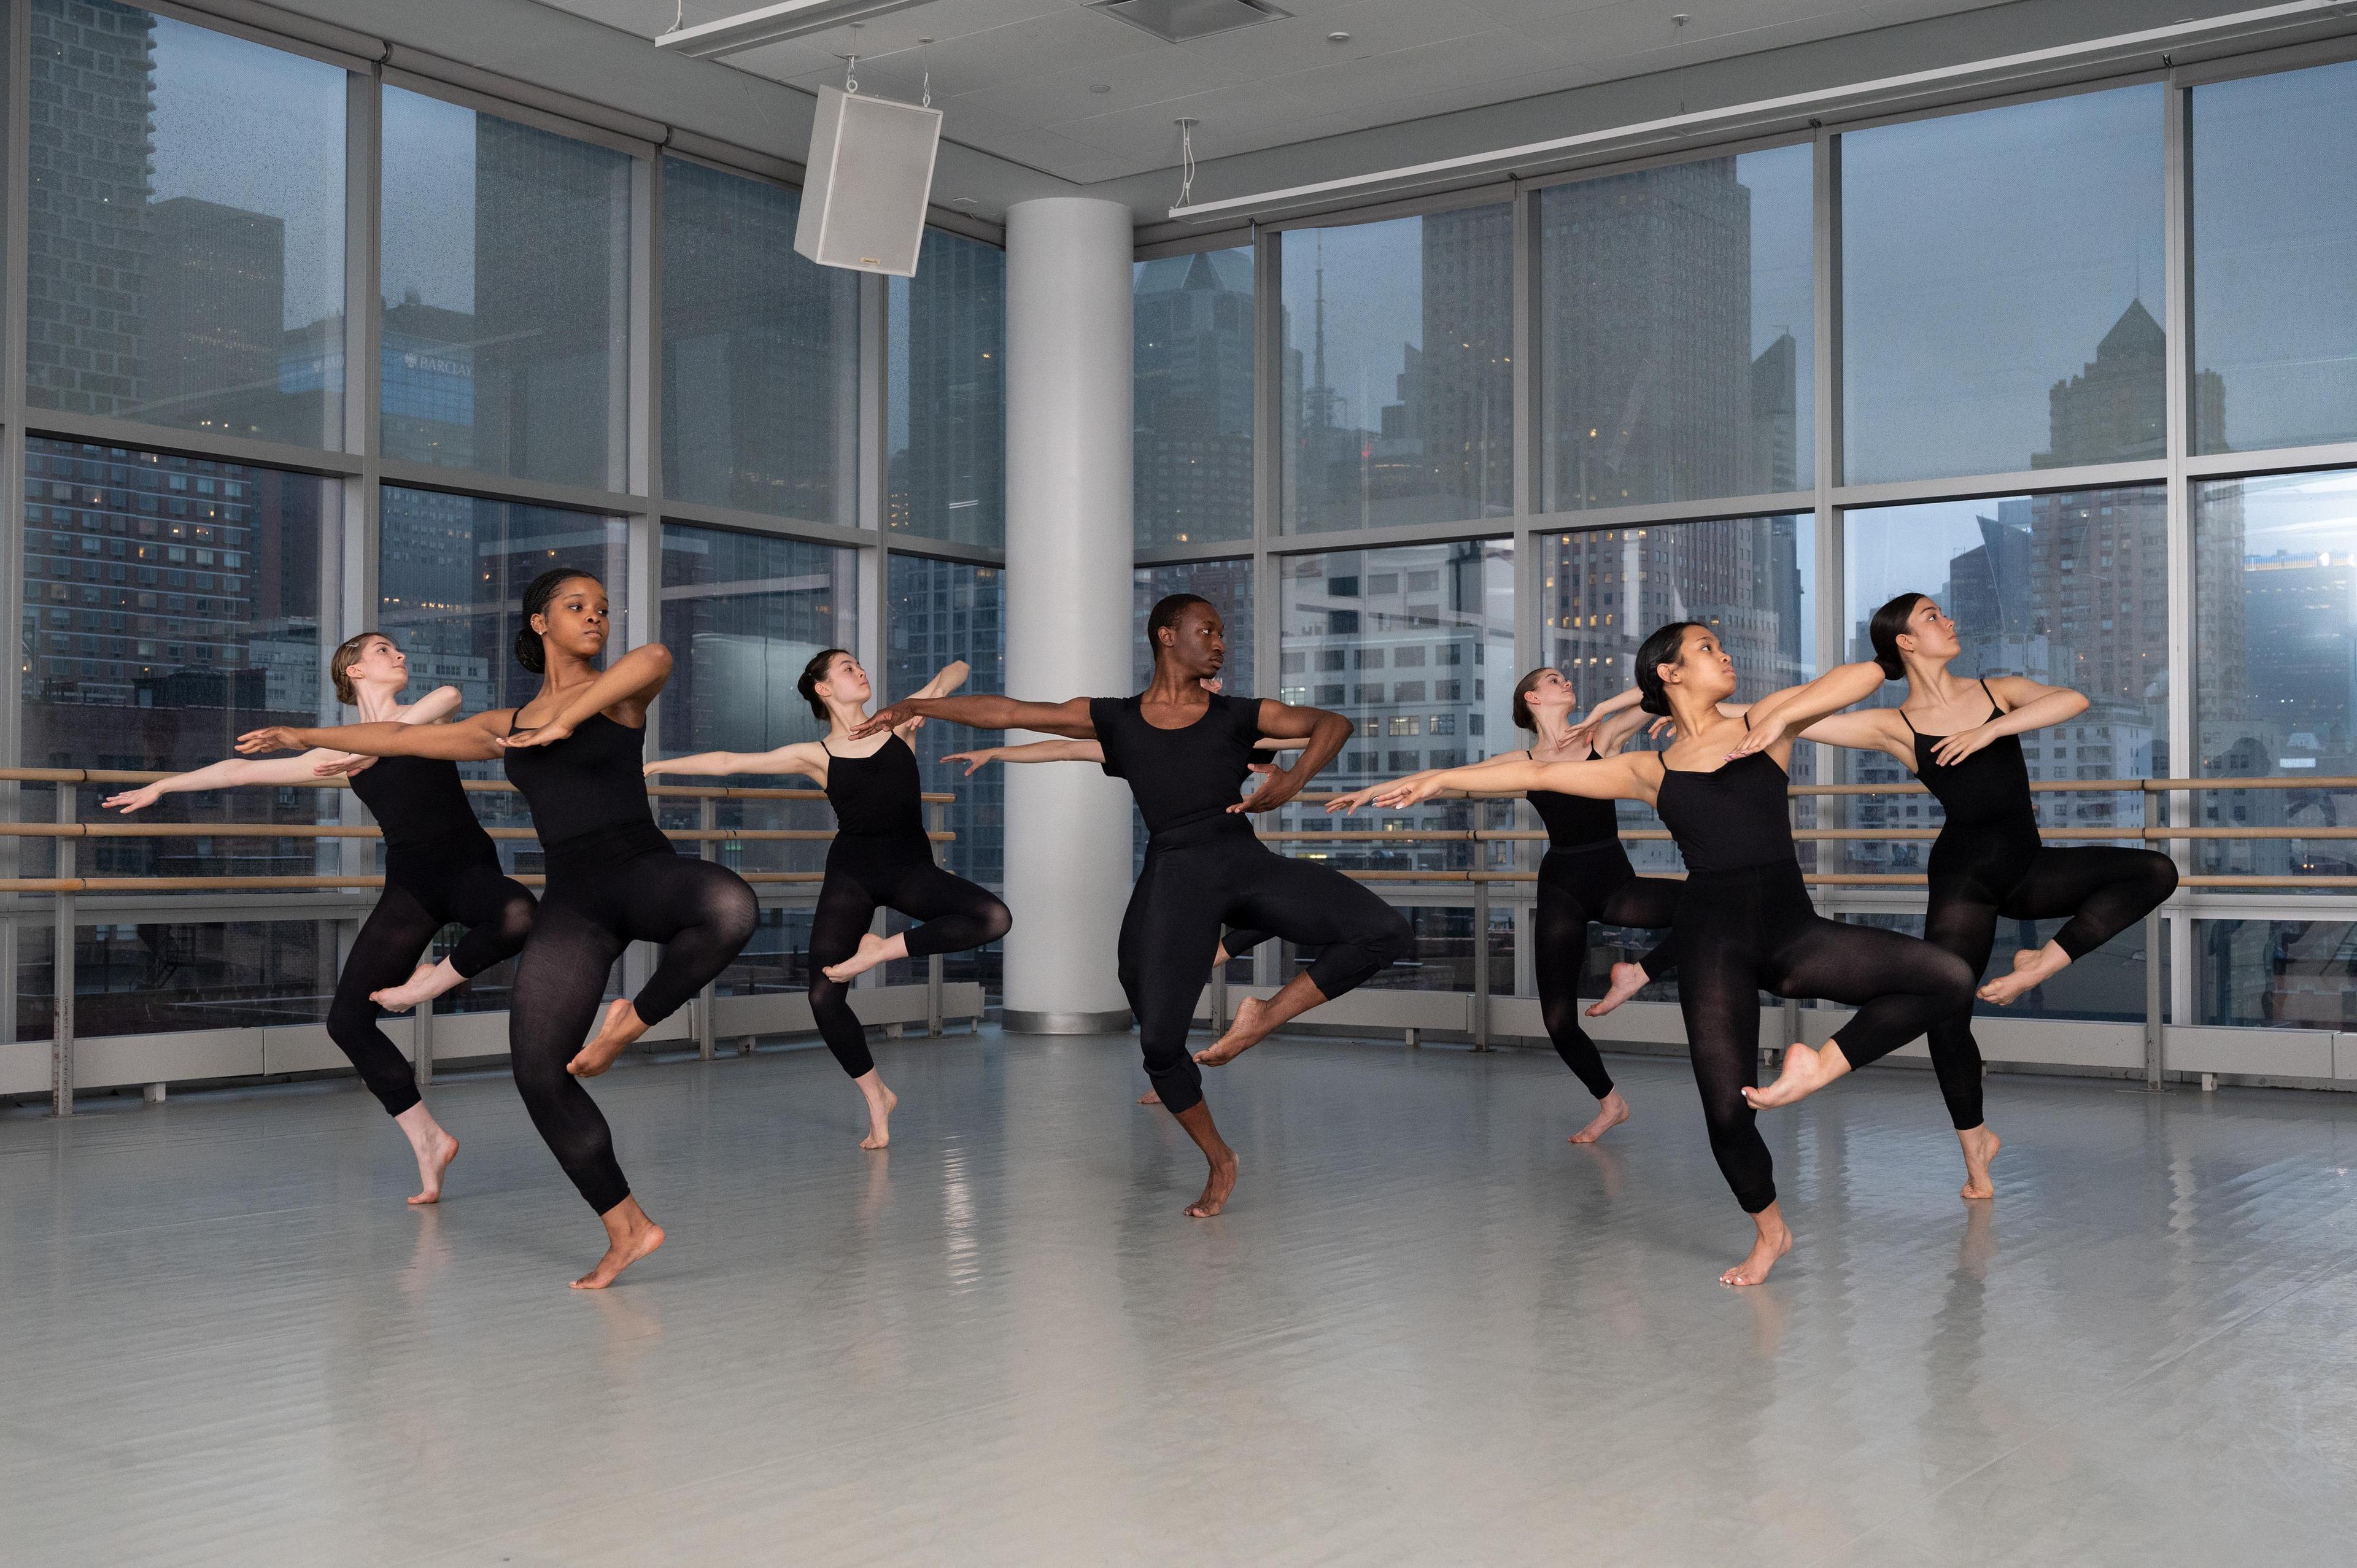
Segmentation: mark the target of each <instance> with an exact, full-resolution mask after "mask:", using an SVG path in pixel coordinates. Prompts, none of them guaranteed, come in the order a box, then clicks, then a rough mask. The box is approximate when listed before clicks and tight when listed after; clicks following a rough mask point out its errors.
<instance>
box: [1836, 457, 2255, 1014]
mask: <svg viewBox="0 0 2357 1568" xmlns="http://www.w3.org/2000/svg"><path fill="white" fill-rule="evenodd" d="M1844 537H1845V540H1846V549H1845V555H1846V566H1847V573H1846V579H1845V581H1846V599H1845V601H1844V604H1843V609H1842V622H1843V624H1844V625H1845V626H1846V627H1848V628H1849V643H1850V646H1849V657H1850V658H1852V659H1869V658H1872V657H1873V647H1872V644H1871V643H1870V642H1869V641H1868V640H1867V622H1868V621H1869V620H1871V619H1872V618H1873V616H1874V612H1875V610H1876V609H1877V608H1878V607H1880V606H1881V605H1882V604H1883V603H1884V602H1885V601H1887V600H1889V599H1891V598H1894V597H1896V596H1898V595H1900V594H1903V593H1919V594H1929V595H1931V596H1932V597H1933V598H1934V599H1936V600H1938V601H1939V603H1940V607H1941V608H1943V609H1944V610H1946V611H1947V612H1948V613H1949V614H1950V615H1952V616H1953V617H1955V618H1956V632H1957V636H1958V638H1959V639H1960V640H1961V641H1962V642H1963V644H1964V652H1963V653H1962V654H1960V655H1959V656H1958V657H1957V659H1956V660H1955V661H1954V662H1953V664H1951V665H1950V666H1949V668H1950V669H1952V670H1953V671H1955V672H1956V673H1957V674H1959V675H1963V676H1966V677H1969V678H1973V679H1977V678H1979V677H1981V676H1984V675H2022V676H2027V677H2028V678H2029V679H2030V680H2033V681H2042V682H2048V683H2050V684H2051V685H2056V686H2069V687H2072V688H2073V689H2075V690H2077V691H2081V692H2083V693H2086V694H2087V697H2088V699H2089V702H2090V706H2089V707H2088V709H2087V711H2086V712H2085V713H2083V714H2080V715H2079V716H2078V717H2077V718H2075V719H2073V720H2072V721H2071V722H2070V723H2069V724H2065V725H2052V726H2050V727H2049V728H2046V729H2042V730H2032V731H2031V732H2029V734H2027V735H2024V736H2022V737H2021V751H2022V756H2023V757H2024V758H2025V759H2026V760H2027V761H2028V763H2029V777H2030V779H2031V781H2032V782H2033V783H2036V782H2037V781H2040V780H2056V781H2059V780H2063V779H2148V778H2154V777H2158V776H2160V775H2162V774H2164V773H2166V771H2167V769H2168V767H2169V544H2168V506H2167V500H2166V493H2165V491H2164V490H2163V489H2162V487H2160V486H2158V485H2142V486H2132V487H2124V488H2122V489H2112V490H2066V491H2061V492H2057V493H2053V494H2050V495H2040V496H2007V497H2000V498H1997V499H1990V500H1978V501H1934V502H1929V503H1926V504H1923V505H1917V506H1895V507H1876V508H1873V509H1870V510H1857V511H1852V512H1850V513H1848V514H1847V516H1846V528H1845V535H1844ZM2204 663H2205V673H2204V676H2203V679H2204V680H2205V681H2207V680H2208V679H2209V678H2210V677H2209V674H2208V672H2207V664H2208V655H2206V654H2205V656H2204ZM1906 696H1907V686H1906V682H1900V681H1894V682H1890V683H1889V684H1888V685H1886V686H1884V687H1883V688H1882V692H1881V693H1880V695H1879V696H1878V698H1877V701H1878V702H1879V703H1883V704H1884V705H1887V706H1891V707H1896V706H1898V705H1899V704H1900V703H1902V702H1904V701H1905V700H1906ZM1819 749H1822V750H1825V751H1826V753H1827V756H1828V758H1829V759H1830V758H1831V757H1834V756H1838V757H1840V759H1841V761H1842V764H1843V765H1844V766H1845V767H1846V768H1847V769H1848V772H1847V774H1846V778H1847V779H1848V781H1849V782H1851V783H1854V784H1874V783H1888V784H1903V783H1908V782H1910V781H1911V779H1912V777H1913V776H1912V774H1911V773H1910V771H1909V770H1908V769H1906V768H1901V767H1900V765H1899V763H1898V762H1896V761H1895V760H1893V759H1892V758H1890V757H1885V756H1883V755H1882V754H1880V753H1878V752H1859V751H1849V752H1840V753H1837V754H1836V753H1833V752H1832V751H1831V750H1830V748H1819ZM2035 799H2036V800H2037V801H2038V819H2039V821H2040V823H2041V824H2043V825H2044V826H2046V827H2049V828H2063V827H2072V828H2103V827H2121V828H2129V827H2139V828H2140V827H2142V826H2143V825H2144V822H2145V815H2144V809H2145V798H2144V795H2143V793H2142V792H2141V791H2129V790H2120V791H2104V792H2100V793H2097V792H2083V791H2077V790H2070V791H2046V790H2041V791H2039V792H2038V793H2037V794H2036V796H2035ZM1852 811H1854V813H1855V815H1854V816H1853V817H1852V819H1851V822H1852V825H1854V826H1857V827H1862V828H1870V827H1891V828H1912V829H1928V828H1936V827H1938V826H1939V825H1940V824H1941V822H1943V821H1944V820H1945V818H1944V817H1943V814H1942V812H1941V810H1940V806H1939V802H1937V801H1936V800H1932V798H1931V797H1930V796H1929V795H1925V794H1921V793H1908V794H1895V795H1887V796H1884V795H1876V796H1867V797H1863V798H1861V799H1859V800H1857V802H1856V803H1855V805H1854V806H1853V807H1852ZM2122 842H2124V843H2137V842H2139V841H2137V840H2134V839H2129V840H2124V841H2122ZM1930 851H1931V844H1930V842H1929V841H1928V840H1916V841H1902V842H1896V843H1891V842H1885V843H1853V844H1851V845H1850V846H1849V853H1848V859H1847V868H1848V869H1850V870H1852V871H1858V872H1889V871H1897V872H1915V871H1920V870H1921V868H1922V866H1923V864H1924V856H1926V855H1927V854H1929V853H1930ZM2000 946H2002V944H2000ZM2008 951H2009V949H2008ZM2139 994H2140V993H2139ZM2141 1005H2142V1004H2140V1003H2139V1004H2138V1006H2139V1008H2141ZM2138 1015H2139V1016H2141V1013H2140V1012H2139V1014H2138Z"/></svg>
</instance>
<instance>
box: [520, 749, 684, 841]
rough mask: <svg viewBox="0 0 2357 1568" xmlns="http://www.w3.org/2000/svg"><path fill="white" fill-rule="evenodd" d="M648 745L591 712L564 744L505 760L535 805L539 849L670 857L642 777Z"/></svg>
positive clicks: (529, 751) (527, 750)
mask: <svg viewBox="0 0 2357 1568" xmlns="http://www.w3.org/2000/svg"><path fill="white" fill-rule="evenodd" d="M508 733H509V734H511V735H512V734H514V733H515V729H514V726H512V725H511V726H510V728H509V732H508ZM646 739H647V732H646V731H645V730H643V729H632V728H630V725H620V724H616V723H615V722H614V721H613V720H612V719H609V718H608V717H607V716H606V715H605V714H590V715H589V716H588V717H587V719H584V720H583V721H582V722H581V724H580V725H579V726H578V727H577V728H576V729H575V730H574V732H573V733H572V734H571V735H569V736H565V738H564V739H563V740H560V741H557V742H555V743H554V744H553V745H549V746H528V747H526V748H524V749H523V750H521V751H511V752H508V753H506V754H505V757H506V765H507V772H508V782H509V783H511V784H513V785H514V786H515V787H516V788H517V789H520V790H522V792H523V798H524V800H525V801H526V803H528V804H529V805H530V806H531V807H532V822H533V829H534V830H535V831H537V832H539V834H540V846H541V848H542V849H544V850H546V851H547V852H548V853H549V854H551V855H552V856H555V855H565V856H568V857H571V858H574V859H578V858H580V857H581V856H582V855H583V854H587V853H595V854H598V855H601V856H603V857H605V858H607V859H608V860H621V859H627V858H629V857H630V856H631V855H636V854H650V853H662V854H670V853H671V840H669V839H667V838H665V837H663V835H662V829H660V828H658V827H656V826H655V814H654V809H653V807H652V806H651V805H649V804H648V801H647V781H646V778H645V776H644V775H642V774H641V773H640V771H639V768H640V765H641V763H642V761H643V757H644V752H645V746H646ZM551 869H552V870H554V865H553V864H552V866H551Z"/></svg>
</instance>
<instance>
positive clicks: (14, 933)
mask: <svg viewBox="0 0 2357 1568" xmlns="http://www.w3.org/2000/svg"><path fill="white" fill-rule="evenodd" d="M0 27H5V28H6V35H5V36H6V41H7V54H6V59H5V69H6V71H7V77H6V83H7V97H6V105H7V115H6V143H5V149H6V159H7V163H6V169H5V177H0V257H5V260H0V312H5V313H0V626H5V627H6V628H8V634H9V635H10V636H11V637H17V638H21V637H22V635H23V627H24V620H25V351H26V347H27V342H28V341H29V338H30V333H31V323H30V320H29V316H30V308H29V293H30V291H29V287H28V285H27V272H28V269H29V263H30V257H31V254H32V239H31V234H30V232H29V229H30V223H31V215H32V214H31V209H32V162H33V152H32V126H33V103H32V99H33V91H32V85H33V19H32V7H31V6H29V5H9V6H7V7H6V8H5V10H0ZM22 687H23V682H20V681H8V682H0V760H5V762H6V763H7V764H8V765H9V766H11V767H16V766H21V765H22V763H23V760H24V757H23V749H24V692H23V689H22ZM5 798H6V800H7V802H8V804H9V805H10V806H11V807H12V808H13V809H12V810H11V811H10V812H9V817H10V820H11V821H16V820H21V818H22V815H23V811H24V800H25V789H24V788H23V786H21V785H16V784H10V785H7V786H5ZM20 843H21V841H19V840H16V839H11V840H9V841H8V843H7V845H6V847H5V849H0V871H5V874H6V875H12V876H13V875H19V874H21V871H22V869H23V866H22V854H21V850H20ZM23 956H24V943H23V940H22V931H21V930H20V929H19V922H18V921H16V920H13V919H11V920H7V921H5V922H0V965H5V970H6V973H5V980H0V1040H14V1039H16V1007H17V1000H18V998H17V986H16V975H17V966H18V964H19V963H20V962H21V961H22V959H23Z"/></svg>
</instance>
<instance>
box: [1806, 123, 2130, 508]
mask: <svg viewBox="0 0 2357 1568" xmlns="http://www.w3.org/2000/svg"><path fill="white" fill-rule="evenodd" d="M2163 91H2164V89H2163V88H2162V87H2161V86H2160V85H2159V84H2158V82H2156V83H2153V84H2151V85H2148V86H2143V87H2123V88H2117V89H2115V90H2113V91H2107V92H2083V93H2078V94H2075V95H2073V96H2071V97H2067V98H2053V99H2048V100H2045V101H2043V102H2036V103H2018V104H2012V105H2009V106H2007V107H2006V108H2002V109H1988V110H1983V111H1982V112H1980V113H1976V114H1953V115H1948V116H1945V117H1943V118H1939V119H1932V120H1916V121H1910V122H1909V123H1908V124H1901V125H1885V126H1882V127H1879V128H1878V129H1876V130H1871V131H1853V132H1850V133H1849V134H1846V135H1844V136H1843V137H1842V139H1841V199H1842V310H1843V317H1842V320H1843V327H1842V422H1843V423H1842V440H1843V446H1844V450H1845V452H1846V455H1847V456H1846V470H1847V475H1848V478H1849V480H1850V482H1851V483H1853V484H1861V483H1870V482H1873V481H1876V480H1882V479H1912V478H1936V477H1939V476H1942V475H1947V474H1986V473H2014V472H2018V471H2020V470H2023V469H2027V468H2056V467H2066V466H2068V465H2071V464H2074V463H2114V462H2126V461H2130V460H2135V459H2141V458H2153V459H2158V458H2159V457H2160V456H2162V454H2163V449H2164V442H2163V439H2162V437H2163V430H2164V427H2165V425H2166V423H2167V420H2166V411H2165V407H2164V404H2165V403H2166V397H2167V393H2166V388H2165V387H2164V385H2163V375H2164V370H2165V367H2166V364H2167V360H2168V353H2167V344H2166V340H2165V338H2164V337H2163V335H2162V332H2161V327H2160V323H2161V320H2162V319H2163V317H2165V315H2166V311H2165V310H2164V308H2163V296H2162V286H2161V285H2162V275H2163V274H2162V267H2161V229H2162V218H2161V207H2162V194H2163V193H2162V186H2163V172H2162V162H2163V151H2164V147H2163V138H2162V134H2161V107H2162V102H2163V97H2162V94H2163Z"/></svg>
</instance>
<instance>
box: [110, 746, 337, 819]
mask: <svg viewBox="0 0 2357 1568" xmlns="http://www.w3.org/2000/svg"><path fill="white" fill-rule="evenodd" d="M346 755H347V754H346V753H343V752H339V751H327V750H314V751H307V752H305V753H304V754H303V755H302V756H300V757H270V758H267V759H256V758H250V757H228V758H225V759H224V760H222V761H220V762H215V763H210V764H209V765H207V766H205V767H203V768H190V769H189V770H188V772H186V773H175V774H173V775H172V776H171V777H170V778H169V779H156V781H155V782H154V783H152V784H142V785H140V786H139V787H138V788H137V789H125V790H124V791H123V792H122V793H120V794H116V795H109V796H108V797H107V798H106V799H105V800H102V801H101V802H100V804H101V805H102V806H104V807H105V808H106V809H107V810H108V811H121V812H123V813H124V815H125V816H128V815H130V814H131V813H132V812H134V811H145V810H146V809H147V808H148V807H150V806H152V805H154V804H155V803H156V801H158V800H162V799H163V798H164V797H165V796H167V795H182V794H193V793H197V792H199V791H202V790H206V789H237V788H239V787H240V786H241V785H248V784H317V782H318V781H319V780H318V777H317V773H316V772H315V769H317V768H319V767H321V766H323V765H326V764H329V763H333V762H337V761H340V760H342V758H343V757H345V756H346Z"/></svg>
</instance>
